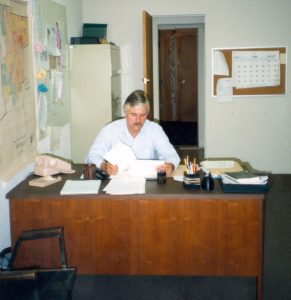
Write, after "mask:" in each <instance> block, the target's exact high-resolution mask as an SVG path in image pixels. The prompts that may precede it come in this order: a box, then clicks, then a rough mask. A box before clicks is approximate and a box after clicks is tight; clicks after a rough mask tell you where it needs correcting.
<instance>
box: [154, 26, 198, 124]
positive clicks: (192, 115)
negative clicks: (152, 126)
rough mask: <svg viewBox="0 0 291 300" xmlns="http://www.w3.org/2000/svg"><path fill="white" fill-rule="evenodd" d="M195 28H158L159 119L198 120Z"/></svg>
mask: <svg viewBox="0 0 291 300" xmlns="http://www.w3.org/2000/svg"><path fill="white" fill-rule="evenodd" d="M197 34H198V30H197V29H196V28H187V29H174V30H172V29H171V30H168V29H167V30H159V60H160V120H161V121H181V122H197V121H198V50H197V48H198V36H197Z"/></svg>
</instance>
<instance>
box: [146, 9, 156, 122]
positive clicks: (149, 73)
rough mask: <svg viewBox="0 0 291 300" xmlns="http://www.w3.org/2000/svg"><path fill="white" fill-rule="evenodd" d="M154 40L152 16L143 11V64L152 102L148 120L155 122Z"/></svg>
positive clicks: (148, 95) (147, 93)
mask: <svg viewBox="0 0 291 300" xmlns="http://www.w3.org/2000/svg"><path fill="white" fill-rule="evenodd" d="M152 43H153V38H152V16H151V15H150V14H149V13H148V12H146V11H143V62H144V78H143V82H144V91H145V94H146V95H147V98H148V99H149V102H150V107H151V108H150V113H149V116H148V118H149V119H150V120H153V110H154V106H153V45H152Z"/></svg>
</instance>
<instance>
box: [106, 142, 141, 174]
mask: <svg viewBox="0 0 291 300" xmlns="http://www.w3.org/2000/svg"><path fill="white" fill-rule="evenodd" d="M103 158H104V159H105V160H107V161H108V162H110V163H111V164H113V165H117V166H118V173H119V174H120V173H122V172H123V171H125V170H126V169H127V168H128V167H129V165H130V164H131V162H132V161H134V160H136V156H135V154H134V152H133V150H132V149H131V148H130V147H129V146H128V145H126V144H124V143H121V142H120V143H118V144H116V145H115V146H114V147H112V148H111V149H110V151H109V152H107V153H106V154H105V155H104V157H103Z"/></svg>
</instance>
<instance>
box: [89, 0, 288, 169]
mask: <svg viewBox="0 0 291 300" xmlns="http://www.w3.org/2000/svg"><path fill="white" fill-rule="evenodd" d="M143 10H147V11H148V12H149V13H150V14H151V15H152V16H154V17H158V16H159V17H161V16H177V15H178V16H189V15H190V16H191V15H192V16H197V15H203V16H205V49H204V50H205V52H204V53H205V61H204V63H205V64H204V65H205V78H204V81H205V87H204V88H205V91H204V95H205V99H204V105H205V111H204V117H205V121H204V124H202V125H203V126H204V130H205V137H204V138H205V142H204V146H205V153H206V156H207V157H226V156H227V157H238V158H240V159H241V160H243V161H248V162H250V163H251V164H252V166H253V167H254V168H257V169H261V170H266V171H272V172H274V173H290V172H291V159H290V158H291V134H290V129H291V118H290V115H291V97H290V80H291V76H290V75H291V71H290V70H291V68H288V74H287V80H288V82H287V87H288V89H287V94H286V95H284V96H268V97H240V98H234V100H233V101H232V102H228V103H218V102H216V99H215V98H213V97H212V94H211V88H212V76H211V68H212V62H211V50H212V48H220V47H222V48H225V47H256V46H258V47H265V46H266V47H268V46H287V47H289V48H290V46H291V38H290V28H291V18H290V11H291V2H290V1H289V0H282V1H279V2H278V1H274V0H257V1H253V0H246V1H239V0H220V1H214V0H200V1H198V0H197V1H194V0H181V1H176V0H155V1H154V0H147V1H143V0H140V1H132V0H124V1H116V0H98V1H96V0H83V22H84V23H106V24H108V38H109V40H110V41H112V42H114V43H116V44H118V45H119V46H120V47H121V52H122V64H123V79H122V90H123V91H122V94H123V98H125V97H126V95H127V94H128V93H129V92H130V91H131V90H133V89H136V88H142V87H143V84H142V81H141V79H142V77H143V56H142V11H143ZM289 65H290V56H288V59H287V67H288V66H289ZM155 101H158V99H155Z"/></svg>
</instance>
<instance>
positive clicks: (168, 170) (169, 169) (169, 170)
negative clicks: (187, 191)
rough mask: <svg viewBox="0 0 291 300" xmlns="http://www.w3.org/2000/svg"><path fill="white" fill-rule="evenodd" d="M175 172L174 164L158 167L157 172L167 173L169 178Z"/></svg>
mask: <svg viewBox="0 0 291 300" xmlns="http://www.w3.org/2000/svg"><path fill="white" fill-rule="evenodd" d="M174 170H175V166H174V165H173V164H172V163H164V164H163V165H160V166H158V167H157V172H159V171H166V174H167V177H170V176H171V175H172V173H173V171H174Z"/></svg>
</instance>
